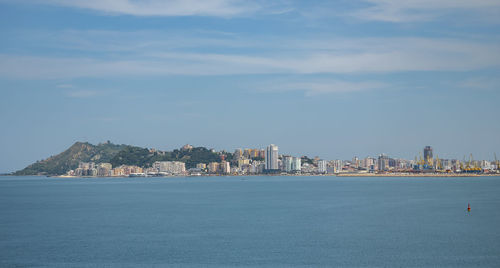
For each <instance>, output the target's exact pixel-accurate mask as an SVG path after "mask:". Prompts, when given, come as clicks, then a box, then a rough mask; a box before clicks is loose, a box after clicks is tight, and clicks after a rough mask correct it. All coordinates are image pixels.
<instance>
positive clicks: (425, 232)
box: [0, 176, 500, 267]
mask: <svg viewBox="0 0 500 268" xmlns="http://www.w3.org/2000/svg"><path fill="white" fill-rule="evenodd" d="M499 179H500V178H499V177H481V178H338V177H264V176H255V177H210V178H208V177H204V178H192V177H191V178H120V179H114V178H106V179H104V178H96V179H59V178H45V177H0V211H1V215H2V216H1V217H0V266H2V267H13V266H16V267H19V266H21V267H24V266H35V267H39V266H41V267H43V266H47V267H49V266H50V267H54V266H56V267H68V266H69V267H72V266H77V267H82V266H83V267H93V266H107V267H110V266H111V267H123V266H129V267H136V266H145V267H150V266H155V265H158V266H165V265H170V266H188V267H190V266H205V267H206V266H269V267H277V266H313V267H318V266H397V267H407V266H452V267H457V266H483V267H499V266H500V234H499V231H498V226H500V213H498V211H499V208H500V196H499V194H498V193H499V192H500V180H499ZM467 203H470V204H471V207H472V211H471V212H470V213H467V211H466V208H467Z"/></svg>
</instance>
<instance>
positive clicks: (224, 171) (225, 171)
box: [220, 161, 231, 174]
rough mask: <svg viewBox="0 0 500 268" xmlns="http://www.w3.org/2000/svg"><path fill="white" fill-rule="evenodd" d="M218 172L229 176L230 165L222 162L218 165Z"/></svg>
mask: <svg viewBox="0 0 500 268" xmlns="http://www.w3.org/2000/svg"><path fill="white" fill-rule="evenodd" d="M220 171H221V173H222V174H229V173H231V165H230V164H229V162H227V161H222V162H221V163H220Z"/></svg>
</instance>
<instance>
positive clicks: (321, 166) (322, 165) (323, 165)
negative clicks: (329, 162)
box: [318, 159, 326, 174]
mask: <svg viewBox="0 0 500 268" xmlns="http://www.w3.org/2000/svg"><path fill="white" fill-rule="evenodd" d="M318 173H322V174H324V173H326V160H321V159H320V160H318Z"/></svg>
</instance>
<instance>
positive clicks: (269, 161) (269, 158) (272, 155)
mask: <svg viewBox="0 0 500 268" xmlns="http://www.w3.org/2000/svg"><path fill="white" fill-rule="evenodd" d="M265 158H266V170H268V171H276V170H278V169H279V166H278V146H276V145H274V144H271V145H269V146H268V147H267V149H266V157H265Z"/></svg>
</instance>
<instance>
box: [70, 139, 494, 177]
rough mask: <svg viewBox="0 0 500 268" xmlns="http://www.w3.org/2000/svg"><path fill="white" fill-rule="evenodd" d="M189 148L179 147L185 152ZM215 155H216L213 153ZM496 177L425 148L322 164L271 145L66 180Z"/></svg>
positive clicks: (104, 169) (92, 166)
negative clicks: (212, 158) (192, 162)
mask: <svg viewBox="0 0 500 268" xmlns="http://www.w3.org/2000/svg"><path fill="white" fill-rule="evenodd" d="M189 148H192V146H190V145H185V146H184V147H182V149H184V150H189ZM213 152H215V151H213ZM398 172H400V173H403V172H404V173H433V172H434V173H442V172H446V173H496V172H499V161H497V160H495V161H494V162H493V161H486V160H481V161H475V160H473V159H472V155H471V156H470V158H469V160H466V159H464V160H463V161H459V160H457V159H439V157H437V156H436V157H434V154H433V149H432V147H430V146H426V147H425V148H424V150H423V156H422V154H421V155H420V157H419V158H417V157H416V158H415V159H414V160H407V159H400V158H391V157H389V156H388V155H385V154H381V155H379V156H378V157H376V158H375V157H366V158H364V159H359V158H358V157H354V158H352V159H351V160H330V161H327V160H323V159H320V158H319V157H315V158H314V159H309V158H307V157H296V156H291V155H280V154H279V151H278V146H276V145H274V144H271V145H269V146H267V148H266V149H265V150H262V149H244V150H242V149H236V150H235V152H234V153H233V157H232V160H231V161H227V160H226V159H225V154H223V153H220V161H218V162H210V163H197V164H196V166H195V167H193V168H190V169H186V165H185V163H184V162H180V161H157V162H154V163H153V164H152V166H151V167H138V166H127V165H121V166H118V167H114V168H113V167H112V165H111V164H110V163H99V164H96V163H93V162H88V163H84V162H82V163H80V164H79V166H78V168H77V169H75V170H70V171H68V174H67V175H69V176H79V177H85V176H89V177H123V176H131V177H134V176H187V175H256V174H290V175H293V174H303V175H308V174H316V175H321V174H339V173H398Z"/></svg>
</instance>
